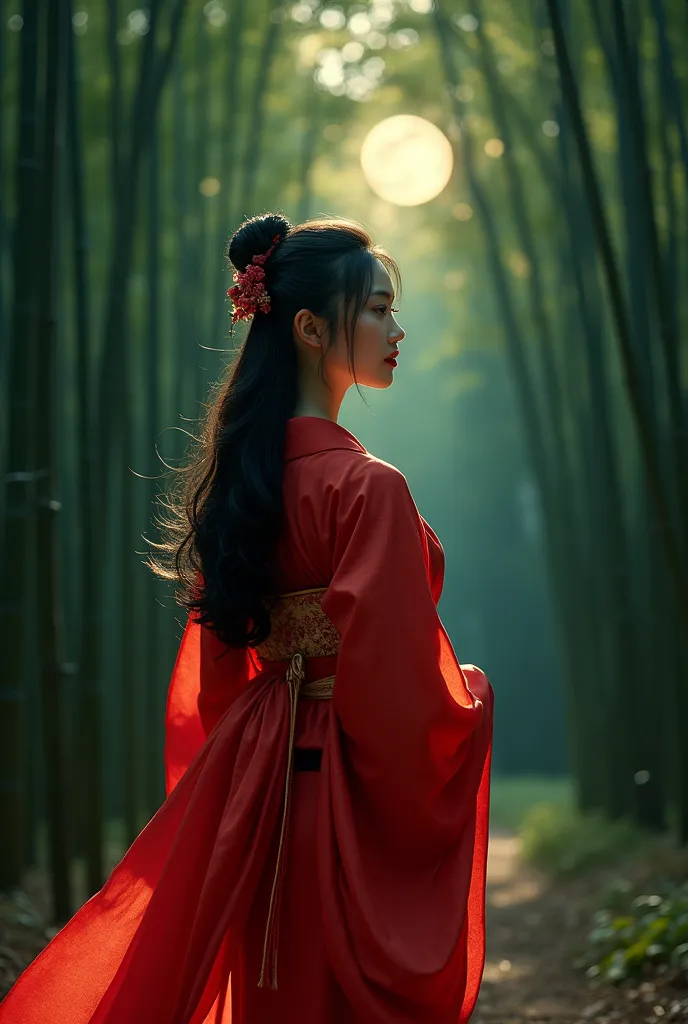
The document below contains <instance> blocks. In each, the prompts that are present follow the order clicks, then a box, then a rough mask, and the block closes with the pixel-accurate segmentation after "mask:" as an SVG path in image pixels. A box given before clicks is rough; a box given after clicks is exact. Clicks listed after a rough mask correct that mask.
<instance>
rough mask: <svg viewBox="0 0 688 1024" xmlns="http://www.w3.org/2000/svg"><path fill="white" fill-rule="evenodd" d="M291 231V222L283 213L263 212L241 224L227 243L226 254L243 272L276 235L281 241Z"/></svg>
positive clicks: (266, 249) (269, 244)
mask: <svg viewBox="0 0 688 1024" xmlns="http://www.w3.org/2000/svg"><path fill="white" fill-rule="evenodd" d="M290 231H291V224H290V222H289V221H288V220H287V218H286V217H284V216H283V215H282V214H281V213H263V214H261V215H260V216H258V217H251V218H249V220H245V221H244V222H243V224H241V225H240V226H239V227H238V228H237V229H236V231H235V232H234V234H233V235H232V237H231V238H230V239H229V242H228V243H227V249H226V256H227V259H228V260H229V262H230V263H231V264H232V266H233V267H235V268H236V269H237V270H239V271H241V273H243V272H244V271H245V270H246V268H247V267H248V266H249V264H250V263H251V261H252V260H253V257H254V256H261V255H262V254H263V253H264V252H267V251H268V249H269V248H270V246H271V245H272V244H273V239H274V238H275V236H276V235H278V236H279V240H280V242H281V241H282V239H283V238H286V236H287V235H288V234H289V232H290Z"/></svg>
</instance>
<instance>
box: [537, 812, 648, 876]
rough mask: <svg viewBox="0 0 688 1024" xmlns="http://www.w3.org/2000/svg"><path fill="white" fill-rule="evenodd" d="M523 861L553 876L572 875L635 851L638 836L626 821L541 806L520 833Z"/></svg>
mask: <svg viewBox="0 0 688 1024" xmlns="http://www.w3.org/2000/svg"><path fill="white" fill-rule="evenodd" d="M520 837H521V842H522V852H523V857H524V859H525V860H527V861H529V862H530V863H531V864H534V865H536V866H537V867H541V868H543V869H545V870H546V871H548V872H550V873H552V874H555V875H564V874H575V873H577V872H579V871H582V870H585V869H587V868H590V867H593V866H595V865H598V864H604V863H606V862H609V861H612V860H614V859H616V858H618V857H619V856H620V855H622V854H625V853H628V852H630V851H632V850H634V849H637V847H638V846H639V844H640V842H641V841H642V836H641V834H640V833H639V832H638V831H637V830H636V829H635V828H634V827H633V826H632V825H631V824H630V823H629V822H627V821H610V820H609V819H608V818H605V817H604V816H603V815H601V814H587V815H582V814H580V813H579V812H578V811H576V810H574V809H573V808H572V807H571V806H568V807H567V806H556V805H555V804H550V803H540V804H536V805H535V806H534V807H532V808H531V809H530V810H529V811H528V812H527V814H526V815H525V817H524V820H523V823H522V825H521V829H520Z"/></svg>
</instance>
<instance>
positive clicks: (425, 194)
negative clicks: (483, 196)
mask: <svg viewBox="0 0 688 1024" xmlns="http://www.w3.org/2000/svg"><path fill="white" fill-rule="evenodd" d="M453 166H454V154H453V152H452V147H451V143H450V141H449V139H448V138H447V137H446V135H444V134H443V133H442V132H441V131H440V129H439V128H437V127H436V126H435V125H434V124H432V123H431V122H430V121H426V120H425V118H423V117H416V116H415V115H414V114H398V115H397V116H396V117H388V118H386V119H385V120H384V121H380V122H379V124H376V125H375V127H374V128H371V130H370V131H369V132H368V134H367V136H366V138H365V140H364V142H363V146H362V147H361V167H362V168H363V174H364V175H365V179H366V181H367V182H368V184H369V185H370V187H371V188H372V190H373V192H375V193H377V195H379V196H380V198H381V199H386V200H387V202H389V203H395V204H396V205H397V206H420V204H421V203H427V202H429V200H430V199H434V198H435V196H438V195H439V194H440V192H441V191H442V189H443V188H444V187H445V186H446V184H447V182H448V181H449V179H450V178H451V173H452V169H453Z"/></svg>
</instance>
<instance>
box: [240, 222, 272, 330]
mask: <svg viewBox="0 0 688 1024" xmlns="http://www.w3.org/2000/svg"><path fill="white" fill-rule="evenodd" d="M279 241H280V236H279V235H275V237H274V238H273V240H272V242H273V244H272V245H271V246H270V248H269V249H268V251H267V252H265V253H263V254H262V255H259V256H254V257H253V260H252V261H251V263H249V265H248V266H247V267H246V270H245V271H243V273H242V271H240V270H235V271H234V274H233V275H232V280H234V281H236V282H237V283H236V284H235V285H233V286H232V287H231V288H228V289H227V294H228V295H229V297H230V299H231V300H232V302H233V303H234V310H233V311H232V326H234V324H235V323H236V322H237V320H248V319H249V317H251V316H253V314H254V313H256V312H257V311H258V310H259V309H260V310H261V311H262V312H263V313H269V312H270V296H269V295H268V293H267V292H266V290H265V285H264V284H263V281H264V279H265V271H264V270H263V264H264V263H265V261H266V259H267V258H268V256H269V255H270V253H271V252H272V251H273V250H274V249H275V247H276V246H277V243H278V242H279Z"/></svg>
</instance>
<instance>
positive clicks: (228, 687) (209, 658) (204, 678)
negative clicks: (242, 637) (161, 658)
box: [165, 615, 257, 796]
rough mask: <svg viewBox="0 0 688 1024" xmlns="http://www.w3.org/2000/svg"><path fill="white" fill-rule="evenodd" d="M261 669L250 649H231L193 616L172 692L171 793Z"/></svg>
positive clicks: (168, 718)
mask: <svg viewBox="0 0 688 1024" xmlns="http://www.w3.org/2000/svg"><path fill="white" fill-rule="evenodd" d="M256 671H257V669H256V667H255V665H254V663H253V661H252V660H251V658H250V654H249V650H248V648H228V647H227V646H226V645H225V644H223V643H221V641H220V640H218V638H217V635H216V634H215V633H213V632H212V631H211V630H210V629H208V628H207V627H206V626H201V625H199V624H198V622H196V621H195V620H194V619H193V618H192V616H191V615H189V617H188V618H187V622H186V626H185V629H184V633H183V635H182V639H181V642H180V645H179V650H178V652H177V658H176V661H175V664H174V668H173V670H172V676H171V679H170V684H169V688H168V692H167V706H166V711H165V789H166V793H167V795H168V796H169V795H170V793H171V792H172V790H173V789H174V787H175V785H176V784H177V782H178V781H179V779H180V778H181V777H182V775H183V774H184V772H185V771H186V770H187V768H188V767H189V765H190V764H191V763H192V761H193V760H194V758H195V757H196V755H197V754H198V752H199V750H200V749H201V748H202V746H203V744H204V743H205V741H206V739H207V737H208V736H209V735H210V733H211V732H212V730H213V729H214V727H215V725H216V724H217V722H218V721H219V720H220V719H221V718H222V716H223V715H224V713H225V711H226V710H227V708H228V707H229V706H230V705H231V704H232V702H233V701H234V700H235V699H236V697H237V696H238V695H239V694H240V693H241V692H242V691H243V689H244V688H245V686H246V685H247V683H248V682H249V680H250V679H252V678H253V676H255V674H256Z"/></svg>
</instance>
